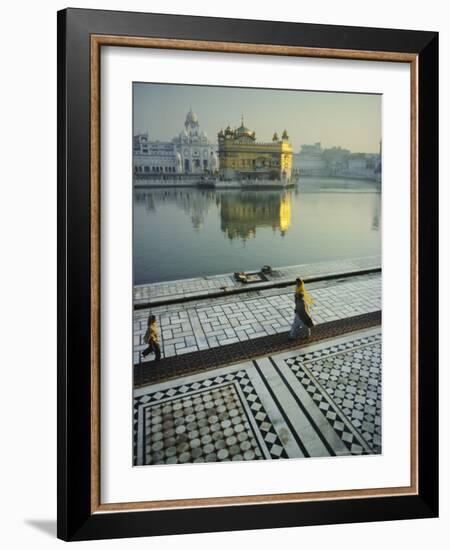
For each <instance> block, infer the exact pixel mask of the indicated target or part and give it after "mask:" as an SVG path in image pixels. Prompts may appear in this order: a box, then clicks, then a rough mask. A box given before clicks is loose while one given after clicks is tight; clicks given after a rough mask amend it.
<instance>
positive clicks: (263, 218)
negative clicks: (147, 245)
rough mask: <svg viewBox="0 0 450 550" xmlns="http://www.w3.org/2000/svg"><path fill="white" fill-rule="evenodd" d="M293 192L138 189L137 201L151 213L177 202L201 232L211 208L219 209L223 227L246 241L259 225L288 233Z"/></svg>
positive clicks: (235, 236)
mask: <svg viewBox="0 0 450 550" xmlns="http://www.w3.org/2000/svg"><path fill="white" fill-rule="evenodd" d="M291 193H292V192H291V191H264V192H260V191H259V192H258V191H231V190H228V191H208V190H202V191H198V190H191V189H154V190H151V191H148V190H145V191H142V192H140V191H137V192H135V201H136V203H138V204H144V205H145V209H146V210H147V211H148V212H154V211H155V210H156V209H157V207H158V205H159V204H160V205H164V204H173V205H176V206H177V207H178V208H180V209H181V210H182V211H183V212H184V213H185V214H187V215H188V216H189V217H190V218H191V222H192V226H193V227H194V229H196V230H197V231H200V230H201V229H202V228H203V226H204V222H205V218H206V215H207V213H208V211H209V210H210V209H211V208H217V209H218V215H219V219H220V228H221V230H222V232H223V233H224V234H225V235H226V236H227V237H228V238H229V239H230V240H234V239H241V240H243V241H246V240H247V239H249V238H252V237H255V236H256V231H257V229H258V228H272V230H273V231H279V233H280V235H281V236H284V235H285V233H286V232H287V231H288V229H289V227H290V225H291V221H292V220H291V218H292V196H291ZM297 213H298V212H297Z"/></svg>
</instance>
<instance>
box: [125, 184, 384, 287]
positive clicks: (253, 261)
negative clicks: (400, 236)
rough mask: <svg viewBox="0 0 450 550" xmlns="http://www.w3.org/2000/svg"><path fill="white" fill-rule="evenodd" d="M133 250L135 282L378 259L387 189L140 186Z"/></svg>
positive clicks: (372, 186) (136, 195)
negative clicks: (382, 206)
mask: <svg viewBox="0 0 450 550" xmlns="http://www.w3.org/2000/svg"><path fill="white" fill-rule="evenodd" d="M133 246H134V249H133V261H134V282H135V284H142V283H149V282H157V281H168V280H174V279H182V278H185V277H197V276H204V275H216V274H220V273H229V272H233V271H250V270H256V269H259V268H261V266H263V265H265V264H269V265H271V266H274V267H275V266H287V265H294V264H302V263H312V262H320V261H326V260H337V259H342V258H355V257H359V256H371V255H375V254H380V253H381V186H380V184H378V183H375V182H368V181H357V180H352V181H346V180H339V179H328V180H326V179H313V178H311V179H308V180H305V181H303V182H301V183H300V184H299V186H298V187H297V188H296V189H293V190H289V191H281V190H280V191H273V190H254V191H240V190H231V189H230V190H200V189H194V188H184V189H181V188H178V189H177V188H166V189H163V188H161V189H152V190H147V189H145V190H141V189H135V190H134V243H133Z"/></svg>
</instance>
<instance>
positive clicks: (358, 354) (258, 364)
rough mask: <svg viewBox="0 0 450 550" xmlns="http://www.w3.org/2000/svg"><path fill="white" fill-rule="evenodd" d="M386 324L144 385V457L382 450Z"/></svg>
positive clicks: (207, 458) (139, 442)
mask: <svg viewBox="0 0 450 550" xmlns="http://www.w3.org/2000/svg"><path fill="white" fill-rule="evenodd" d="M381 450H382V449H381V330H380V328H379V327H376V328H373V329H368V330H364V331H360V332H357V333H353V334H351V335H347V336H345V337H340V338H335V339H332V340H328V341H323V342H320V343H319V344H311V345H309V346H305V347H302V348H301V349H298V350H290V351H289V352H284V353H281V354H277V355H274V356H271V357H267V358H263V359H258V360H255V361H252V362H247V363H241V364H237V365H232V366H229V367H226V368H221V369H217V370H215V371H210V372H208V373H203V374H197V375H192V376H189V377H185V378H179V379H177V380H172V381H170V382H165V383H161V384H156V385H153V386H147V387H144V388H140V389H137V390H135V391H134V463H135V465H147V464H175V463H187V462H189V463H193V462H217V461H225V460H261V459H279V458H301V457H324V456H344V455H361V454H379V453H381Z"/></svg>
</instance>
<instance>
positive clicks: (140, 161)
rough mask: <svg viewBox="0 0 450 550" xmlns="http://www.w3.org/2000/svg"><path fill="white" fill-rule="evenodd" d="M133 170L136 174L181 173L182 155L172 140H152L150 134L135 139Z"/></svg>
mask: <svg viewBox="0 0 450 550" xmlns="http://www.w3.org/2000/svg"><path fill="white" fill-rule="evenodd" d="M133 170H134V173H135V175H136V176H138V177H139V176H142V177H146V176H150V175H151V176H152V177H162V176H170V175H173V174H180V173H181V171H182V164H181V156H180V154H179V153H178V152H177V150H176V147H175V144H174V143H173V142H171V141H151V140H149V139H148V134H147V133H145V134H138V135H136V136H134V140H133Z"/></svg>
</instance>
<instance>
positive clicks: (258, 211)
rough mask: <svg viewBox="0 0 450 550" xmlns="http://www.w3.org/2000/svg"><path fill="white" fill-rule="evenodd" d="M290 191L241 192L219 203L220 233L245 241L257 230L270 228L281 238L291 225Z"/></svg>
mask: <svg viewBox="0 0 450 550" xmlns="http://www.w3.org/2000/svg"><path fill="white" fill-rule="evenodd" d="M291 201H292V197H291V194H290V192H285V193H279V192H276V193H273V192H268V191H265V192H263V193H261V192H259V193H258V192H243V193H239V194H236V195H224V196H222V197H221V201H220V221H221V230H222V231H223V232H224V233H225V235H226V236H227V237H228V238H229V239H231V240H233V239H242V240H247V239H249V238H250V237H254V236H255V235H256V230H257V228H258V227H271V228H272V230H273V231H276V230H279V231H280V233H281V235H284V234H285V233H286V231H287V230H288V229H289V227H290V225H291V215H292V210H291Z"/></svg>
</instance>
